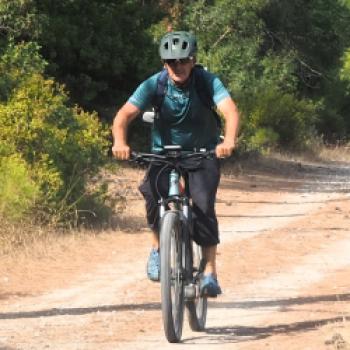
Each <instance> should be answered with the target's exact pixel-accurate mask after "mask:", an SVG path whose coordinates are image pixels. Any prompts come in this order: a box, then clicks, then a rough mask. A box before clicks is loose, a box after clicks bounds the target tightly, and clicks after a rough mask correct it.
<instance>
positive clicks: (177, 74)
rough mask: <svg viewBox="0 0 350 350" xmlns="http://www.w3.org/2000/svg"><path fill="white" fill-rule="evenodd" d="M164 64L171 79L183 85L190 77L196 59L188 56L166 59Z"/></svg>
mask: <svg viewBox="0 0 350 350" xmlns="http://www.w3.org/2000/svg"><path fill="white" fill-rule="evenodd" d="M164 65H165V68H166V69H167V70H168V72H169V77H170V79H171V80H172V81H173V82H174V83H175V84H176V85H182V84H184V83H185V82H186V81H187V79H188V78H189V76H190V74H191V71H192V68H193V67H194V65H195V59H194V58H193V57H188V58H182V59H178V60H165V62H164Z"/></svg>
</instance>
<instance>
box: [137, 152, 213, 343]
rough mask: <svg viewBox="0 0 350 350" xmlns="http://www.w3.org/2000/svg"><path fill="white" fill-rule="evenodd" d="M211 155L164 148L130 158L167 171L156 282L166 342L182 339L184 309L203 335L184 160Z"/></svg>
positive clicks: (200, 264)
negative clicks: (159, 151)
mask: <svg viewBox="0 0 350 350" xmlns="http://www.w3.org/2000/svg"><path fill="white" fill-rule="evenodd" d="M214 156H215V151H205V150H202V151H199V152H183V151H181V147H180V146H165V147H164V154H148V153H136V152H132V155H131V160H132V161H134V162H137V163H139V164H155V165H159V166H160V171H159V174H158V176H157V180H156V182H157V181H158V179H159V175H160V174H161V172H162V171H166V170H167V172H168V174H169V175H168V176H169V192H168V194H167V196H165V197H164V196H163V197H162V196H161V195H160V193H159V191H158V184H157V183H156V184H155V188H156V190H157V193H158V197H159V198H160V199H159V201H158V204H159V209H158V210H159V217H160V227H159V235H160V283H161V305H162V317H163V325H164V332H165V336H166V338H167V340H168V341H169V342H171V343H176V342H179V341H180V340H181V335H182V327H183V320H184V310H185V308H186V309H187V314H188V320H189V324H190V327H191V329H192V330H194V331H202V330H203V329H204V328H205V323H206V317H207V297H206V296H205V295H201V294H200V289H199V284H200V279H201V277H202V275H203V271H204V268H205V263H206V262H205V259H204V258H203V254H202V249H201V247H200V246H198V245H197V244H196V243H195V242H194V241H193V239H192V238H193V225H192V207H191V197H190V194H189V189H188V181H187V175H186V169H185V168H184V167H183V166H182V165H181V164H182V161H184V160H189V159H191V161H192V162H196V161H198V162H200V160H202V159H204V158H213V157H214Z"/></svg>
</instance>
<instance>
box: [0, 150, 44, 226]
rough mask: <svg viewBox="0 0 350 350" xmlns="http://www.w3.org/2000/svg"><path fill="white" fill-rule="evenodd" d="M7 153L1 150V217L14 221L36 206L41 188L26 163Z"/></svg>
mask: <svg viewBox="0 0 350 350" xmlns="http://www.w3.org/2000/svg"><path fill="white" fill-rule="evenodd" d="M3 148H4V147H2V149H3ZM6 153H7V152H1V149H0V183H1V186H0V217H5V216H6V217H7V218H8V219H10V220H14V219H18V218H21V217H22V216H23V214H25V213H26V211H28V210H29V209H30V208H32V207H33V206H34V204H35V199H36V196H37V194H38V192H39V188H38V186H37V184H36V183H35V182H34V181H33V179H32V178H31V176H30V170H29V168H28V165H27V164H26V162H25V161H24V160H23V159H21V158H20V156H19V155H17V154H12V155H8V156H6V155H4V154H6Z"/></svg>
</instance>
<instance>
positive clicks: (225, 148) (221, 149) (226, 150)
mask: <svg viewBox="0 0 350 350" xmlns="http://www.w3.org/2000/svg"><path fill="white" fill-rule="evenodd" d="M234 148H235V143H234V142H229V141H224V142H223V143H220V144H218V145H217V146H216V149H215V151H216V156H217V157H218V158H227V157H229V156H230V155H231V154H232V152H233V150H234Z"/></svg>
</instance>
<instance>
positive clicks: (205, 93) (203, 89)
mask: <svg viewBox="0 0 350 350" xmlns="http://www.w3.org/2000/svg"><path fill="white" fill-rule="evenodd" d="M204 71H205V68H204V67H203V66H202V65H201V64H196V65H195V67H194V76H195V88H196V91H197V93H198V96H199V98H200V100H201V102H202V103H203V104H204V106H206V107H207V108H209V109H214V108H215V103H214V100H213V91H211V89H210V87H209V86H208V82H207V81H206V80H205V77H204V74H205V73H204Z"/></svg>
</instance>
